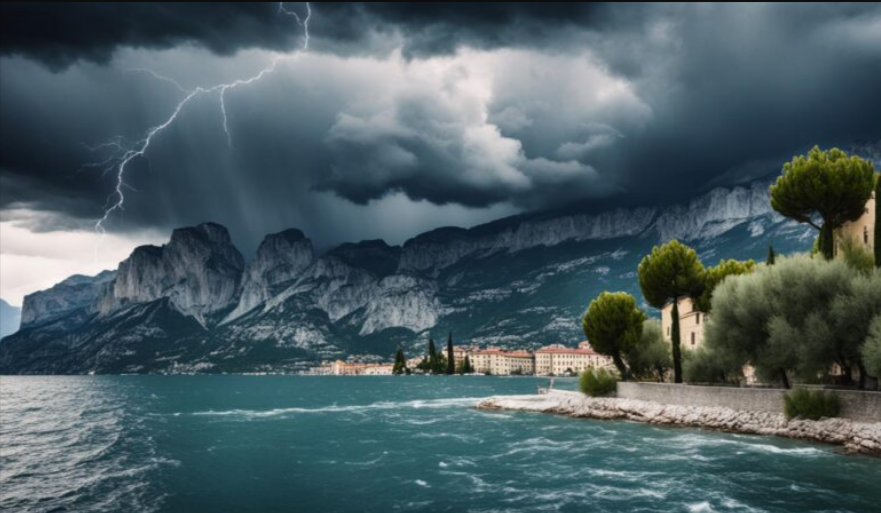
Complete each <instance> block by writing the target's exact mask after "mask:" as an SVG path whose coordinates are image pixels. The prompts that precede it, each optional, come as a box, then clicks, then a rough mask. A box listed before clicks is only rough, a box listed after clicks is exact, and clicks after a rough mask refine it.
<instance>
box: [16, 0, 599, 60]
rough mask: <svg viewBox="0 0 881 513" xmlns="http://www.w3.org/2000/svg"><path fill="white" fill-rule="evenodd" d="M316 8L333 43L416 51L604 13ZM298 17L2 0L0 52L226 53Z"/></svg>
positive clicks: (259, 10) (489, 43)
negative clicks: (188, 49) (396, 38)
mask: <svg viewBox="0 0 881 513" xmlns="http://www.w3.org/2000/svg"><path fill="white" fill-rule="evenodd" d="M314 8H315V10H316V14H317V15H316V16H315V17H314V18H313V20H312V28H313V30H312V32H313V34H314V36H315V37H316V39H317V41H319V42H320V43H323V44H324V46H325V47H326V49H327V50H330V51H345V52H354V53H363V52H365V51H371V45H367V46H365V44H364V43H365V42H367V41H370V40H371V36H372V35H376V34H379V35H380V36H383V35H391V34H395V33H398V34H400V35H401V36H402V37H403V38H404V52H405V54H407V55H412V56H426V55H436V54H439V53H452V52H454V51H455V50H456V49H457V48H459V47H461V46H471V47H478V48H498V47H505V46H524V45H531V44H536V43H539V44H541V43H543V42H547V41H552V40H555V39H557V38H558V36H559V35H560V31H561V30H562V29H565V28H568V27H581V26H586V25H588V24H590V23H591V22H593V21H594V19H595V18H598V17H599V11H600V9H599V8H598V7H597V5H596V4H591V3H580V4H579V3H553V2H551V3H538V2H535V3H529V2H527V3H522V2H506V3H493V2H474V3H469V4H467V5H466V4H459V3H455V2H423V3H418V4H416V3H400V2H368V3H359V2H343V3H333V2H327V3H324V2H322V3H316V4H315V5H314ZM285 9H287V10H290V11H293V12H297V13H298V14H300V15H301V16H304V15H305V13H306V8H305V5H304V3H302V2H285ZM319 13H320V14H319ZM292 21H293V20H292V19H291V18H290V17H286V16H282V15H280V14H279V10H278V3H277V2H259V3H236V2H230V3H228V2H210V3H201V2H181V3H101V2H69V3H68V2H65V3H60V2H59V3H56V2H49V3H44V2H4V3H3V4H2V7H0V55H7V56H10V55H20V56H24V57H27V58H30V59H36V60H39V61H41V62H43V63H45V64H46V65H48V66H50V67H52V68H53V69H61V68H63V67H66V66H68V65H70V64H72V63H73V62H76V61H77V60H87V61H92V62H98V63H106V62H108V61H109V60H110V58H111V57H112V56H113V54H114V52H115V51H116V50H117V48H120V47H134V48H150V49H166V48H172V47H175V46H178V45H181V44H185V43H189V44H193V45H197V46H202V47H205V48H207V49H209V50H211V51H212V52H215V53H218V54H223V55H228V54H231V53H234V52H236V51H238V50H241V49H247V48H264V49H271V50H291V49H293V48H296V47H298V46H300V45H301V44H302V40H301V32H300V31H298V30H292ZM320 46H321V45H319V49H320ZM380 46H382V45H380ZM388 49H389V48H379V49H377V50H380V51H381V50H388Z"/></svg>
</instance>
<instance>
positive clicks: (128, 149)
mask: <svg viewBox="0 0 881 513" xmlns="http://www.w3.org/2000/svg"><path fill="white" fill-rule="evenodd" d="M284 4H285V2H279V3H278V12H279V13H280V14H283V15H286V16H289V17H292V18H294V19H295V20H296V22H297V24H298V25H299V26H301V27H302V28H303V47H302V48H301V49H300V50H298V51H297V52H295V53H293V54H283V55H275V56H274V57H273V59H272V62H271V63H270V65H269V66H267V67H266V68H264V69H262V70H260V71H259V72H257V73H256V74H255V75H253V76H251V77H248V78H242V79H238V80H234V81H232V82H229V83H224V84H217V85H213V86H210V87H196V88H195V89H187V88H185V87H183V86H182V85H181V84H180V83H179V82H177V81H176V80H174V79H172V78H169V77H166V76H163V75H160V74H158V73H156V72H154V71H153V70H150V69H145V68H134V69H130V70H129V71H132V72H138V73H146V74H148V75H151V76H152V77H153V78H155V79H157V80H160V81H162V82H166V83H168V84H170V85H172V86H174V87H175V88H176V89H177V90H178V91H180V92H181V93H182V94H183V95H184V96H183V98H182V99H181V100H180V101H179V102H178V104H177V106H176V107H175V108H174V110H173V111H172V112H171V115H169V116H168V117H167V118H166V119H165V121H163V122H162V123H160V124H158V125H155V126H152V127H150V128H149V129H147V131H146V132H145V133H144V136H143V137H142V138H141V139H139V140H137V141H134V142H133V143H132V144H131V145H126V144H124V142H125V140H124V138H123V137H122V136H115V137H113V138H111V139H110V140H108V141H107V142H105V143H102V144H98V145H95V146H88V145H84V146H85V147H86V148H87V149H89V150H90V151H103V150H107V149H112V150H114V152H113V154H111V155H110V156H109V157H108V158H106V159H105V160H102V161H100V162H93V163H89V164H85V165H83V166H81V167H80V169H79V170H83V169H90V168H99V169H103V170H104V174H106V173H108V172H109V171H111V170H115V172H116V185H115V187H114V189H113V192H112V193H111V194H110V196H108V198H107V205H106V206H105V209H104V215H103V216H102V217H101V218H100V219H98V221H97V222H96V223H95V231H96V232H98V233H99V234H101V235H102V236H103V235H105V234H106V233H107V230H106V229H105V227H104V225H105V224H106V223H107V221H108V219H110V216H111V215H112V214H113V213H114V212H116V211H119V210H125V192H124V190H125V189H127V188H128V189H132V188H131V186H129V185H128V184H127V183H126V181H125V172H126V169H127V168H128V166H129V164H130V163H131V162H132V161H133V160H135V159H138V158H146V154H147V151H148V150H149V149H150V147H151V146H152V144H153V142H154V140H155V139H156V138H157V137H158V136H159V135H161V134H162V132H164V131H165V130H166V129H167V128H169V127H170V126H172V125H173V124H174V122H175V121H177V119H178V117H179V116H180V114H181V111H183V109H184V107H186V105H187V104H188V103H190V101H191V100H193V99H194V98H196V97H198V96H202V95H207V94H217V96H218V104H219V106H220V113H221V116H222V120H223V131H224V133H226V140H227V144H228V146H229V147H230V148H232V134H231V133H230V129H229V118H228V117H227V112H226V93H227V91H230V90H232V89H235V88H237V87H240V86H247V85H250V84H253V83H254V82H258V81H260V80H262V79H263V77H265V76H267V75H269V74H272V73H274V72H275V70H276V69H277V67H278V63H279V62H280V61H282V60H287V59H292V58H295V57H297V56H298V55H300V53H301V52H303V51H306V50H308V49H309V20H310V19H311V18H312V5H311V4H310V3H309V2H306V15H305V16H304V17H300V15H299V14H297V13H296V12H294V11H289V10H288V9H286V8H285V5H284ZM79 170H78V171H79ZM132 190H134V189H132ZM96 252H97V250H96Z"/></svg>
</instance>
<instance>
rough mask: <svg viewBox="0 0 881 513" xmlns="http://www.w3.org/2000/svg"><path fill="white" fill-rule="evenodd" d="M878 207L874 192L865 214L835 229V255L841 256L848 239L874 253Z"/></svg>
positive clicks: (867, 203)
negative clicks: (842, 246) (842, 248)
mask: <svg viewBox="0 0 881 513" xmlns="http://www.w3.org/2000/svg"><path fill="white" fill-rule="evenodd" d="M876 208H878V207H877V199H876V198H875V193H874V192H872V196H871V197H870V198H869V201H868V202H866V208H865V210H864V212H863V215H862V216H861V217H860V218H859V219H857V220H856V221H851V222H847V223H844V224H843V225H842V226H841V227H840V228H838V229H836V230H835V234H834V237H835V256H841V254H842V251H841V245H842V244H843V243H844V241H846V240H848V239H849V240H851V241H852V242H854V243H856V245H857V246H860V247H863V248H865V249H866V250H868V251H869V253H874V251H875V244H877V241H876V240H875V222H876V219H877V217H876V211H875V209H876Z"/></svg>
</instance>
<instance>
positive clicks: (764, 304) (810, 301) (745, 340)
mask: <svg viewBox="0 0 881 513" xmlns="http://www.w3.org/2000/svg"><path fill="white" fill-rule="evenodd" d="M879 280H881V276H879V273H877V272H876V273H874V274H872V275H868V276H867V275H864V274H859V273H855V272H854V271H853V270H851V269H850V268H848V267H847V265H846V264H845V263H844V262H842V261H841V260H834V261H831V262H827V261H825V260H823V259H812V258H810V257H808V256H804V255H801V256H793V257H782V258H779V259H778V260H777V264H776V265H773V266H762V267H761V268H759V269H757V270H756V271H755V272H754V273H752V274H747V275H741V276H737V277H736V278H733V279H728V280H725V281H724V282H723V283H721V284H720V285H719V286H718V287H717V288H716V291H715V293H714V295H713V315H712V317H711V319H710V321H709V322H708V324H707V326H706V328H705V329H706V332H705V339H706V341H705V344H706V346H707V348H708V349H709V350H711V351H713V352H714V353H715V354H716V355H717V357H718V358H720V359H721V360H722V361H723V362H724V363H725V365H726V367H727V368H736V367H739V366H742V365H744V364H746V363H751V364H753V365H754V367H755V369H756V373H757V375H758V376H759V378H760V379H763V380H772V381H777V380H780V381H781V382H782V383H783V385H784V386H788V384H789V376H790V375H796V376H797V377H800V378H801V379H803V380H805V381H813V380H815V379H816V377H817V376H818V375H821V374H823V373H825V372H828V370H829V369H830V367H831V366H832V364H833V363H837V364H838V365H839V366H840V367H841V368H842V369H845V371H847V370H849V369H851V368H853V367H855V366H858V365H859V364H860V363H861V356H860V350H859V348H860V346H861V345H862V344H863V342H864V339H865V333H866V330H867V329H868V325H869V323H870V321H871V319H872V317H873V316H874V315H877V313H878V311H881V310H879V309H881V281H879Z"/></svg>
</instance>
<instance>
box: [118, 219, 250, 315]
mask: <svg viewBox="0 0 881 513" xmlns="http://www.w3.org/2000/svg"><path fill="white" fill-rule="evenodd" d="M244 266H245V264H244V259H243V258H242V254H241V253H239V251H238V250H237V249H236V248H235V246H233V244H232V241H231V239H230V237H229V233H228V232H227V230H226V228H224V227H223V226H220V225H219V224H214V223H205V224H201V225H199V226H194V227H189V228H180V229H177V230H175V231H174V232H173V233H172V235H171V241H170V242H169V243H168V244H166V245H164V246H161V247H159V246H141V247H139V248H137V249H135V251H134V252H133V253H132V255H131V256H130V257H129V258H127V259H126V260H124V261H123V262H122V263H120V264H119V269H118V270H117V277H116V282H115V283H114V286H113V289H112V292H111V294H112V295H111V297H109V298H108V297H104V298H102V300H101V309H102V311H101V313H102V314H107V313H110V312H111V311H113V310H115V309H117V308H120V307H123V306H126V305H129V304H132V303H147V302H151V301H155V300H157V299H161V298H169V299H170V300H171V304H172V305H174V307H175V308H177V309H178V310H179V311H180V312H181V313H183V314H185V315H190V316H193V317H194V318H195V319H197V320H198V321H199V322H200V323H202V324H203V325H204V324H206V323H207V322H208V320H209V319H208V318H209V317H210V316H211V315H212V314H216V313H218V312H222V311H224V310H227V309H229V308H230V307H231V306H232V305H233V304H234V303H235V302H236V301H237V300H238V295H239V291H240V285H241V280H242V273H243V270H244Z"/></svg>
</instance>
